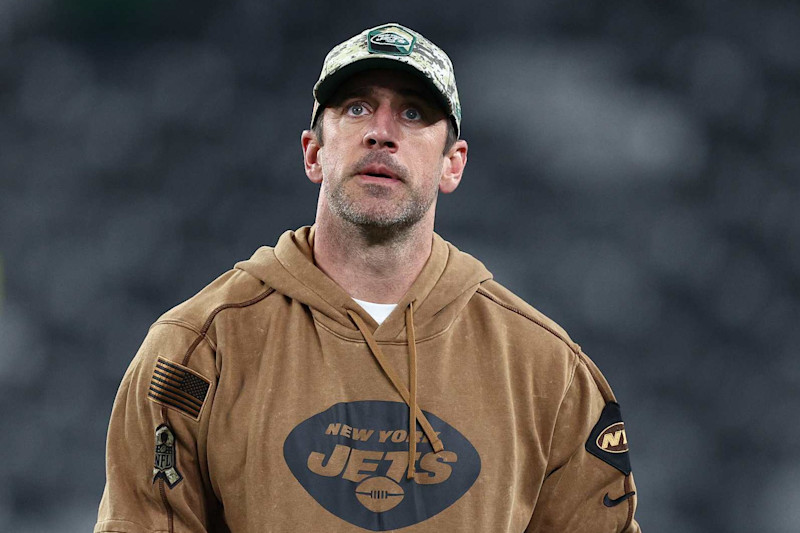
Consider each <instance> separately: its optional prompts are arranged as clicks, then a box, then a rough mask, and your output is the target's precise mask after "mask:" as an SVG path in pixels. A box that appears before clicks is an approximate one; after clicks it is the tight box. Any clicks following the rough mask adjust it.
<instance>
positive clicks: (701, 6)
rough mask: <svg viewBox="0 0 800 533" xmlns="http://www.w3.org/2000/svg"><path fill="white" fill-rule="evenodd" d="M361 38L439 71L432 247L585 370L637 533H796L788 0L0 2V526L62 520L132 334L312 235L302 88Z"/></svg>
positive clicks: (795, 65)
mask: <svg viewBox="0 0 800 533" xmlns="http://www.w3.org/2000/svg"><path fill="white" fill-rule="evenodd" d="M390 21H396V22H400V23H403V24H406V25H408V26H410V27H412V28H414V29H417V30H418V31H420V32H422V33H423V34H424V35H426V36H427V37H429V38H431V39H432V40H434V41H435V42H436V43H438V44H439V45H441V46H442V47H443V48H444V49H445V50H447V51H448V52H449V54H450V55H451V57H452V58H453V61H454V63H455V66H456V74H457V77H458V81H459V89H460V92H461V97H462V102H463V105H464V123H463V133H464V137H465V138H466V139H468V141H469V143H470V152H469V165H468V167H467V171H466V174H465V177H464V180H463V182H462V185H461V187H460V188H459V190H458V191H456V193H455V194H454V195H452V196H449V197H442V198H441V199H440V206H439V218H438V226H437V230H438V231H439V233H441V234H442V235H443V236H445V238H447V239H448V240H450V241H451V242H453V243H454V244H456V245H457V246H459V247H460V248H461V249H463V250H466V251H469V252H471V253H472V254H473V255H476V256H477V257H479V258H480V259H482V260H483V261H484V263H485V264H486V265H487V266H488V267H489V269H490V270H491V271H492V272H493V273H494V275H495V278H496V279H498V280H499V281H501V282H502V283H504V284H505V285H507V286H508V287H510V288H511V289H512V290H514V291H516V292H517V293H518V294H520V295H521V296H523V297H524V298H525V299H527V300H528V301H529V302H531V303H532V304H533V305H534V306H536V307H538V308H539V309H540V310H541V311H543V312H544V313H546V314H548V315H549V316H551V317H552V318H553V319H555V320H556V321H557V322H559V323H560V324H561V325H563V326H564V327H565V328H566V329H567V330H568V331H569V332H570V334H571V336H572V337H573V338H574V339H575V340H576V341H577V342H579V343H580V344H581V345H582V346H583V347H584V349H585V350H586V351H587V353H589V355H590V356H591V357H592V358H593V359H594V360H595V361H596V362H597V363H598V365H599V366H600V367H601V369H602V370H603V371H604V373H605V375H606V377H607V378H608V380H609V381H610V382H611V384H612V386H613V387H614V390H615V392H616V394H617V397H618V399H619V401H620V403H621V404H622V406H623V412H624V414H625V418H626V422H627V425H628V435H629V438H630V442H631V448H632V463H633V468H634V472H635V473H636V476H637V482H638V486H639V492H640V495H641V500H640V507H639V511H638V519H639V521H640V522H641V524H642V526H643V528H644V530H645V531H646V532H647V533H654V532H670V533H671V532H682V533H694V532H726V533H727V532H730V533H739V532H748V533H750V532H753V531H770V532H775V533H783V532H797V531H800V457H798V455H797V453H796V450H797V448H798V443H800V424H799V423H798V417H797V415H796V412H797V410H798V408H800V364H798V361H797V357H798V353H797V346H798V344H800V246H799V245H798V243H799V241H800V215H798V214H797V213H796V211H795V206H796V205H798V204H800V183H798V178H797V173H798V171H800V154H799V153H798V146H800V4H799V3H798V2H789V1H783V2H777V1H769V0H767V1H761V2H755V1H744V0H741V1H731V2H725V1H719V0H707V1H702V2H699V1H690V0H684V1H668V0H664V1H659V2H642V1H641V0H638V1H633V0H602V1H601V0H585V1H582V2H552V1H547V2H545V1H522V0H517V1H511V2H482V1H469V2H461V3H450V2H448V3H442V4H441V5H437V4H435V3H432V2H430V1H429V0H405V1H403V2H397V3H377V2H349V3H347V4H344V3H335V2H319V3H316V4H314V5H312V4H311V3H299V2H290V1H268V0H228V1H226V2H210V1H207V0H194V1H193V2H175V1H168V0H158V1H157V0H113V1H107V0H82V1H78V0H72V1H67V0H63V1H58V0H0V405H2V415H1V418H0V423H1V427H2V430H1V431H0V452H2V454H3V459H2V460H0V480H1V481H2V483H0V530H2V531H9V532H11V531H13V532H40V531H48V532H50V531H64V532H73V531H74V532H78V531H89V530H91V527H92V525H93V523H94V520H95V516H96V509H97V504H98V502H99V499H100V496H101V493H102V489H103V483H104V457H103V454H104V445H105V434H106V426H107V422H108V416H109V413H110V410H111V405H112V402H113V398H114V395H115V392H116V389H117V386H118V384H119V381H120V378H121V377H122V374H123V372H124V370H125V368H126V366H127V365H128V362H129V361H130V358H131V357H132V356H133V354H134V353H135V351H136V349H137V347H138V345H139V343H140V342H141V340H142V339H143V337H144V335H145V333H146V331H147V328H148V326H149V325H150V323H151V322H153V321H154V320H155V319H156V317H157V316H158V315H159V314H161V313H162V312H164V311H165V310H167V309H168V308H170V307H172V306H173V305H175V304H177V303H179V302H180V301H182V300H184V299H186V298H188V297H190V296H191V295H193V294H194V293H195V292H197V291H198V290H199V289H200V288H201V287H203V286H204V285H205V284H206V283H208V282H209V281H211V280H212V279H213V278H215V277H216V276H217V275H218V274H220V273H222V272H223V271H225V270H227V269H228V268H230V267H231V266H232V265H233V263H234V262H235V261H237V260H239V259H244V258H247V257H249V256H250V254H251V253H252V252H253V251H254V250H255V249H256V248H257V247H258V246H260V245H263V244H273V243H274V242H275V241H276V239H277V238H278V236H279V235H280V234H281V233H282V232H283V231H284V230H286V229H290V228H295V227H298V226H301V225H304V224H308V223H311V222H312V221H313V217H314V211H315V204H316V194H317V189H316V186H314V185H312V184H311V183H310V182H309V181H308V180H307V179H306V177H305V175H304V173H303V167H302V162H301V151H300V141H299V139H300V132H301V130H302V129H304V128H305V127H307V123H308V119H309V116H310V113H311V104H312V99H311V87H312V85H313V83H314V82H315V81H316V78H317V76H318V74H319V69H320V66H321V63H322V59H323V58H324V56H325V54H326V53H327V51H328V50H329V49H330V48H331V47H332V46H333V45H334V44H336V43H338V42H340V41H342V40H344V39H345V38H347V37H350V36H351V35H354V34H356V33H358V32H359V31H360V30H362V29H364V28H366V27H369V26H374V25H377V24H380V23H383V22H390ZM487 533H491V532H487Z"/></svg>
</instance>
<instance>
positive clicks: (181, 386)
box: [147, 357, 211, 420]
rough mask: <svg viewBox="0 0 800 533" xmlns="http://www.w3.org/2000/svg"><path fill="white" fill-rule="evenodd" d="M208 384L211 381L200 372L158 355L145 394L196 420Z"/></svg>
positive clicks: (198, 416) (204, 399)
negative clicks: (148, 388)
mask: <svg viewBox="0 0 800 533" xmlns="http://www.w3.org/2000/svg"><path fill="white" fill-rule="evenodd" d="M210 386H211V382H210V381H208V380H207V379H206V378H204V377H203V376H201V375H200V374H198V373H196V372H194V371H192V370H189V369H188V368H186V367H185V366H182V365H179V364H177V363H173V362H172V361H168V360H167V359H164V358H163V357H159V358H158V360H157V361H156V368H155V369H154V370H153V377H152V379H151V380H150V390H149V391H148V393H147V396H148V397H149V398H150V399H151V400H153V401H155V402H156V403H160V404H162V405H165V406H167V407H171V408H172V409H176V410H178V411H180V412H181V413H184V414H186V415H189V416H190V417H192V418H193V419H195V420H197V419H198V418H200V410H201V409H202V408H203V402H205V401H206V395H207V394H208V389H209V387H210Z"/></svg>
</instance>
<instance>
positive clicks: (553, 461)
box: [95, 24, 639, 533]
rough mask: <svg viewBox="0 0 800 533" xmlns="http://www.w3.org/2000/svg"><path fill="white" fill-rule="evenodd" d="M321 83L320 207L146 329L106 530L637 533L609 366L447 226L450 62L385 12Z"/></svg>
mask: <svg viewBox="0 0 800 533" xmlns="http://www.w3.org/2000/svg"><path fill="white" fill-rule="evenodd" d="M314 97H315V104H314V110H313V113H312V123H311V124H312V129H311V130H308V131H305V132H303V134H302V147H303V154H304V164H305V170H306V174H307V175H308V178H309V179H310V180H311V181H313V182H314V183H318V184H320V195H319V201H318V206H317V217H316V223H315V224H314V226H311V227H304V228H301V229H299V230H297V231H289V232H286V233H284V234H283V235H282V236H281V238H280V239H279V241H278V243H277V245H276V246H275V248H269V247H263V248H261V249H259V250H257V251H256V253H255V254H254V255H253V257H252V258H251V259H250V260H248V261H244V262H241V263H238V264H237V265H236V266H235V268H234V269H233V270H231V271H229V272H227V273H226V274H224V275H222V276H221V277H220V278H218V279H217V280H216V281H214V282H213V283H212V284H211V285H209V286H208V287H206V288H205V289H203V290H202V291H201V292H200V293H199V294H197V295H196V296H194V297H193V298H191V299H190V300H188V301H187V302H184V303H183V304H181V305H179V306H177V307H176V308H174V309H172V310H171V311H169V312H168V313H166V314H165V315H164V316H162V317H161V318H160V319H159V320H158V321H157V322H156V323H155V324H154V325H153V326H152V328H151V329H150V332H149V334H148V335H147V338H146V339H145V341H144V343H143V345H142V347H141V349H140V350H139V352H138V353H137V355H136V357H135V358H134V360H133V362H132V363H131V365H130V367H129V368H128V371H127V372H126V374H125V377H124V378H123V381H122V384H121V386H120V390H119V393H118V396H117V399H116V401H115V404H114V409H113V413H112V415H111V422H110V426H109V435H108V449H107V483H106V489H105V492H104V494H103V499H102V502H101V504H100V512H99V518H98V523H97V526H96V527H95V532H111V531H114V532H131V533H143V532H153V531H169V532H184V531H192V532H194V531H232V532H256V531H270V532H297V531H326V532H356V531H363V530H371V531H390V530H391V531H394V530H405V529H407V530H408V531H414V532H481V533H488V532H491V533H496V532H509V533H510V532H513V533H521V532H523V531H525V532H572V533H576V532H586V533H589V532H591V533H598V532H623V531H624V532H626V533H633V532H636V531H639V526H638V525H637V523H636V521H635V520H634V519H633V514H634V509H635V507H636V496H635V487H634V482H633V477H632V475H631V472H630V463H629V460H628V446H627V438H626V434H625V428H624V424H623V422H622V419H621V418H620V411H619V406H618V405H617V404H616V403H615V400H614V396H613V394H612V392H611V390H610V388H609V386H608V384H607V383H606V382H605V380H604V379H603V377H602V375H601V374H600V372H599V371H598V370H597V368H596V367H595V366H594V364H593V363H592V362H591V361H590V360H589V359H588V358H587V357H586V356H585V355H584V354H583V353H582V352H581V350H580V348H579V347H578V345H576V344H575V343H574V342H572V341H571V340H570V339H569V337H568V336H567V334H566V333H565V332H564V331H563V330H562V329H561V328H559V327H558V326H557V325H556V324H554V323H553V322H552V321H550V320H549V319H547V318H546V317H544V316H543V315H541V314H540V313H539V312H537V311H536V310H535V309H533V308H532V307H530V306H529V305H527V304H526V303H525V302H523V301H521V300H520V299H519V298H518V297H516V296H514V295H513V294H511V293H510V292H509V291H508V290H506V289H505V288H503V287H502V286H501V285H499V284H498V283H497V282H495V281H493V280H492V276H491V274H490V273H489V272H488V271H487V270H486V269H485V268H484V266H483V265H482V264H481V263H480V262H478V261H477V260H476V259H474V258H472V257H471V256H469V255H467V254H465V253H462V252H460V251H459V250H457V249H456V248H455V247H454V246H452V245H451V244H449V243H447V242H446V241H444V240H443V239H442V238H440V237H439V236H438V235H436V234H435V233H434V232H433V227H434V214H435V210H436V200H437V194H438V192H443V193H450V192H452V191H454V190H455V189H456V187H457V186H458V184H459V181H460V179H461V176H462V173H463V171H464V166H465V164H466V162H467V143H466V142H465V141H464V140H460V139H459V138H458V136H459V129H460V122H461V109H460V104H459V100H458V93H457V90H456V84H455V78H454V75H453V70H452V65H451V63H450V60H449V58H448V57H447V55H445V53H444V52H443V51H442V50H440V49H439V48H437V47H436V46H435V45H434V44H432V43H431V42H430V41H428V40H427V39H425V38H424V37H422V36H421V35H419V34H418V33H416V32H414V31H412V30H410V29H408V28H405V27H403V26H400V25H397V24H387V25H383V26H379V27H377V28H372V29H370V30H366V31H364V32H363V33H361V34H360V35H357V36H355V37H353V38H352V39H350V40H348V41H346V42H344V43H342V44H340V45H339V46H337V47H335V48H334V49H333V50H332V51H331V52H330V53H329V54H328V56H327V58H326V60H325V64H324V66H323V69H322V74H321V76H320V79H319V81H318V83H317V84H316V86H315V88H314Z"/></svg>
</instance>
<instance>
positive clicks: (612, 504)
mask: <svg viewBox="0 0 800 533" xmlns="http://www.w3.org/2000/svg"><path fill="white" fill-rule="evenodd" d="M634 494H636V492H628V493H627V494H623V495H622V496H620V497H619V498H617V499H616V500H612V499H611V498H609V497H608V493H607V492H606V495H605V496H603V505H605V506H606V507H616V506H617V505H619V504H621V503H622V502H624V501H625V500H627V499H628V498H630V497H631V496H633V495H634Z"/></svg>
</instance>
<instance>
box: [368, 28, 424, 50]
mask: <svg viewBox="0 0 800 533" xmlns="http://www.w3.org/2000/svg"><path fill="white" fill-rule="evenodd" d="M416 40H417V38H416V37H415V36H414V35H413V34H412V33H410V32H409V31H407V30H406V29H405V28H402V27H400V26H395V25H391V24H390V25H387V26H381V27H380V28H375V29H374V30H372V31H371V32H369V34H368V35H367V45H368V46H367V49H368V50H369V53H371V54H389V55H397V56H407V55H409V54H411V51H412V50H413V49H414V43H415V42H416Z"/></svg>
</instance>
